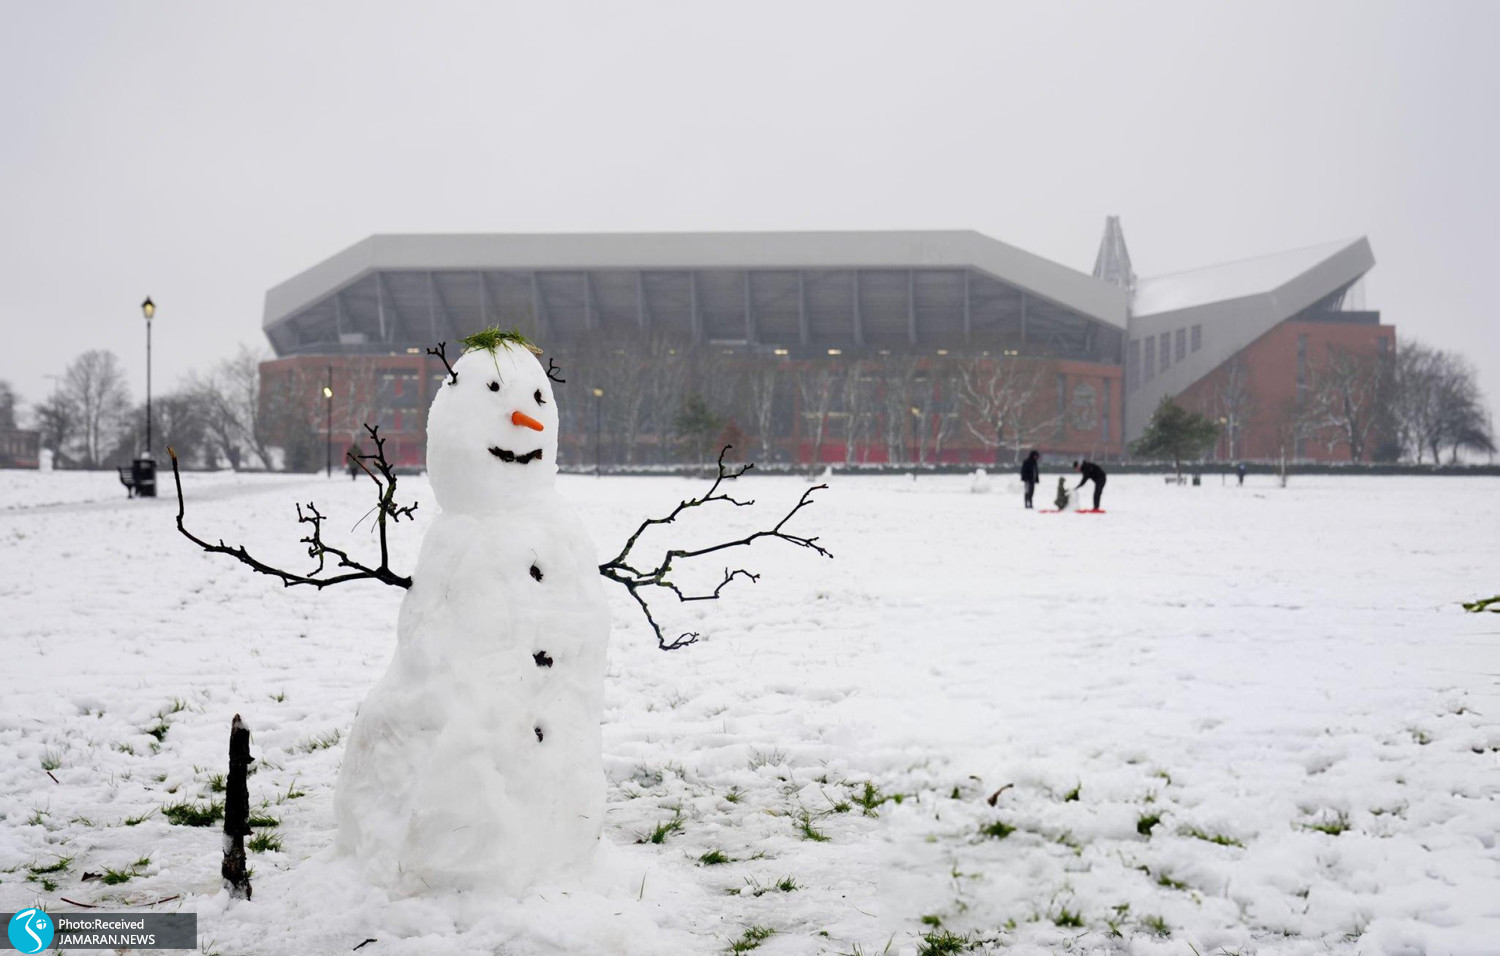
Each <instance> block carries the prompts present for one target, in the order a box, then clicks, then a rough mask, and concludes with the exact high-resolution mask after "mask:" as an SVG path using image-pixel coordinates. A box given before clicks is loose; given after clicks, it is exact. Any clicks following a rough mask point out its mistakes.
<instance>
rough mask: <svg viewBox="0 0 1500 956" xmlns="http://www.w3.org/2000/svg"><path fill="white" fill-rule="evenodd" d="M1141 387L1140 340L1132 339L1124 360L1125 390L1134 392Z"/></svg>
mask: <svg viewBox="0 0 1500 956" xmlns="http://www.w3.org/2000/svg"><path fill="white" fill-rule="evenodd" d="M1140 385H1141V340H1140V339H1133V340H1131V343H1130V352H1129V354H1128V355H1127V356H1126V358H1125V389H1126V391H1127V392H1134V391H1135V390H1136V389H1137V388H1140Z"/></svg>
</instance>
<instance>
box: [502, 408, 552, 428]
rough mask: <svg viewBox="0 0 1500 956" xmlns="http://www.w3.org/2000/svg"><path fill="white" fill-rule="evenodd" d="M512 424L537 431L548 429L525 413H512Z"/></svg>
mask: <svg viewBox="0 0 1500 956" xmlns="http://www.w3.org/2000/svg"><path fill="white" fill-rule="evenodd" d="M510 423H511V424H512V425H524V426H526V427H527V428H531V429H534V430H536V431H542V430H543V429H544V428H546V426H545V425H543V424H542V423H541V422H539V421H537V420H536V419H535V418H532V417H531V416H530V415H528V414H526V413H525V412H511V414H510Z"/></svg>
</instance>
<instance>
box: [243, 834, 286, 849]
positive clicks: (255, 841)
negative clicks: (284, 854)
mask: <svg viewBox="0 0 1500 956" xmlns="http://www.w3.org/2000/svg"><path fill="white" fill-rule="evenodd" d="M245 845H246V846H247V847H249V848H250V852H251V853H267V852H270V851H273V850H274V851H275V852H277V853H280V852H281V837H279V836H277V835H276V834H274V833H257V834H255V835H254V836H252V837H251V838H250V842H249V843H246V844H245Z"/></svg>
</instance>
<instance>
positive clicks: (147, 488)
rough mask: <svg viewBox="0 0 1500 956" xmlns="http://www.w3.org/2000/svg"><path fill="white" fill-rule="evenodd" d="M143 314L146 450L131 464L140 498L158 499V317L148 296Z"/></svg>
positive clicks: (142, 306) (136, 492) (135, 489)
mask: <svg viewBox="0 0 1500 956" xmlns="http://www.w3.org/2000/svg"><path fill="white" fill-rule="evenodd" d="M141 314H142V315H144V316H145V317H146V450H145V451H144V452H142V453H141V455H140V457H139V458H137V459H135V461H133V462H131V467H130V471H131V481H133V482H134V483H135V487H134V489H132V490H133V491H134V493H135V495H136V496H137V497H139V498H155V497H156V459H155V458H153V457H151V318H152V316H154V315H156V303H155V302H152V301H151V297H150V296H149V295H148V296H146V301H144V302H142V303H141Z"/></svg>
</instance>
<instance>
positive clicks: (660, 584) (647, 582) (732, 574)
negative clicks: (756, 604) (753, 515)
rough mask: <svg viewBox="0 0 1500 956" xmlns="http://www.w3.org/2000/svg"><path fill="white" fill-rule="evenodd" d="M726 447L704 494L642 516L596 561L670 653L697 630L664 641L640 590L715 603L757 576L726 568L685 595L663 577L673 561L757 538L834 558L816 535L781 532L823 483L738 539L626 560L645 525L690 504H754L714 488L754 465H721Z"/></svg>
mask: <svg viewBox="0 0 1500 956" xmlns="http://www.w3.org/2000/svg"><path fill="white" fill-rule="evenodd" d="M731 447H733V446H731V445H725V446H724V448H723V449H722V450H721V451H720V452H719V473H718V476H717V477H715V478H714V483H713V484H712V485H711V486H710V487H709V489H708V492H707V493H706V494H703V495H700V496H699V497H697V498H689V499H687V500H686V501H682V502H679V503H678V505H677V507H675V508H673V509H672V512H671V514H669V515H667V516H666V517H665V518H647V519H646V520H644V521H642V522H641V525H640V527H639V528H637V529H636V530H635V533H634V534H632V535H631V536H630V538H629V540H627V541H626V542H625V547H623V548H621V549H620V553H619V554H618V555H616V556H615V557H614V558H613V559H611V560H609V561H607V562H605V563H604V564H601V565H599V573H600V574H602V575H604V576H605V577H606V578H609V579H610V580H611V581H616V582H618V583H620V584H623V585H625V589H626V590H627V591H629V592H630V596H631V598H633V599H634V600H635V603H636V604H638V605H640V608H641V613H643V614H644V615H645V616H646V623H647V624H649V625H651V630H652V632H653V633H655V634H656V646H657V647H658V648H660V649H661V650H664V651H675V650H677V649H678V648H681V647H687V646H688V645H689V644H695V643H697V641H698V638H699V636H700V635H699V634H698V633H697V632H696V631H689V632H687V633H684V634H680V635H678V636H677V637H675V638H673V639H672V640H670V641H668V640H667V639H666V637H665V636H664V635H663V634H662V630H661V625H660V624H658V623H657V621H656V618H655V617H653V616H652V614H651V607H650V604H649V603H648V602H647V600H646V595H645V594H644V593H642V592H643V591H644V590H645V589H646V588H652V587H657V588H662V589H664V590H667V591H671V592H672V593H673V594H675V595H677V599H678V600H679V601H683V602H687V601H714V600H718V598H719V595H720V594H721V593H722V592H723V590H724V588H726V587H727V586H728V585H729V584H730V582H732V581H733V580H734V579H735V578H740V577H743V578H748V579H749V580H750V582H751V583H754V582H755V581H758V580H760V575H758V574H753V573H751V572H750V571H747V570H745V569H744V568H736V569H733V570H731V569H729V568H725V569H724V579H723V580H722V581H720V582H719V584H718V586H717V587H715V588H714V589H713V590H712V591H711V592H709V593H707V594H687V593H685V592H684V591H683V590H682V589H681V588H680V587H678V586H677V585H676V584H675V583H673V582H672V581H671V580H670V579H669V577H668V575H669V574H671V572H672V570H673V568H674V562H676V561H678V560H679V559H681V560H684V561H686V560H691V559H693V558H700V557H703V556H704V555H708V554H714V553H717V552H719V551H724V550H727V549H729V548H737V547H741V546H745V545H750V544H753V543H754V542H755V541H756V540H758V539H760V538H778V539H780V540H782V541H786V542H788V543H790V544H793V545H796V546H797V547H799V548H808V549H810V550H812V551H816V552H817V553H818V554H820V555H822V556H823V557H825V558H831V557H833V554H832V553H831V552H830V551H828V550H827V549H826V548H824V547H823V546H822V545H820V544H818V543H817V542H818V539H817V538H816V537H812V538H808V537H802V536H800V535H795V534H791V533H789V532H788V531H786V530H785V528H786V525H787V522H789V521H791V520H792V518H793V517H794V516H795V515H796V514H797V512H799V511H801V510H802V509H803V508H805V507H807V506H808V505H810V504H812V493H813V492H815V491H822V490H823V489H825V488H827V487H828V486H827V485H814V486H813V487H811V488H808V489H807V490H806V491H804V492H802V497H801V498H800V499H798V501H797V503H796V504H795V505H793V506H792V509H791V510H790V511H788V512H787V513H786V515H785V516H784V517H783V518H782V519H781V520H780V521H778V522H776V524H775V525H774V526H773V527H772V528H771V529H770V530H769V531H756V532H753V533H751V534H748V535H746V536H745V537H743V538H737V539H735V540H733V541H725V542H723V543H720V544H714V545H709V546H707V547H703V548H694V549H682V548H670V549H668V550H667V551H665V552H664V553H663V554H662V557H661V560H660V561H659V562H657V564H656V565H655V566H654V567H652V568H650V569H648V570H642V569H640V568H637V567H635V566H633V565H632V564H631V563H630V552H631V549H632V548H634V547H635V546H636V544H637V543H638V542H639V541H640V538H641V535H643V534H645V533H646V531H647V530H648V529H650V528H652V527H654V526H656V525H666V524H671V523H672V522H673V521H675V520H676V519H677V516H678V515H680V514H682V513H683V512H684V511H686V510H688V509H689V508H697V507H699V506H701V505H706V504H710V503H712V502H716V501H724V502H728V503H729V504H732V505H734V506H735V507H737V508H746V507H749V506H751V505H753V504H755V501H754V500H753V499H752V500H750V501H741V500H739V499H737V498H735V497H733V496H731V495H730V494H728V493H727V492H723V491H720V490H719V488H720V486H721V485H723V484H724V483H725V482H728V481H733V480H735V479H736V478H738V477H740V476H741V475H743V474H744V473H745V472H747V471H749V470H750V469H752V468H754V467H755V465H754V464H745V465H743V466H741V467H740V468H738V469H734V470H731V469H728V468H726V467H725V466H724V455H725V454H726V453H727V452H728V451H729V449H730V448H731Z"/></svg>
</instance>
